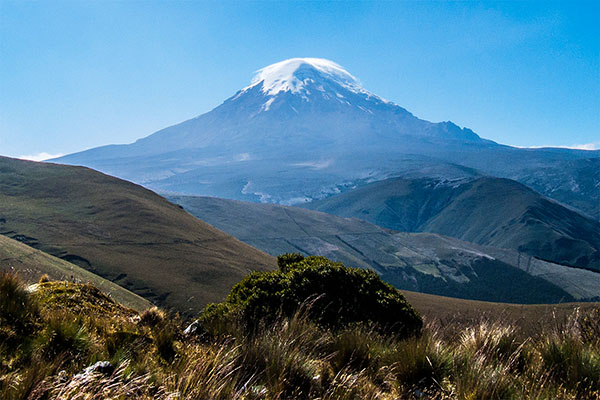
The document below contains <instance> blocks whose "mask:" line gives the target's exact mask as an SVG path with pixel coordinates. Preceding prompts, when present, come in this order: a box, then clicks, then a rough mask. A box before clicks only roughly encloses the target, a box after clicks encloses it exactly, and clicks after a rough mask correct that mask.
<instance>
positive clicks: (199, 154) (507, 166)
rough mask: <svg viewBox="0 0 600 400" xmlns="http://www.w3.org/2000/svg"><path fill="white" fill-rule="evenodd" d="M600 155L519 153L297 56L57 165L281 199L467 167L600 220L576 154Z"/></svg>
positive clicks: (178, 188)
mask: <svg viewBox="0 0 600 400" xmlns="http://www.w3.org/2000/svg"><path fill="white" fill-rule="evenodd" d="M599 158H600V152H592V151H576V150H560V151H559V150H557V149H517V148H513V147H509V146H503V145H499V144H497V143H494V142H492V141H490V140H485V139H482V138H481V137H479V136H478V135H477V134H475V133H474V132H473V131H471V130H470V129H467V128H461V127H459V126H457V125H455V124H453V123H452V122H440V123H432V122H428V121H424V120H421V119H419V118H417V117H415V116H414V115H413V114H411V113H410V112H408V111H407V110H405V109H404V108H402V107H400V106H398V105H396V104H394V103H392V102H389V101H387V100H384V99H382V98H380V97H378V96H377V95H375V94H373V93H371V92H369V91H368V90H366V89H365V88H363V87H362V86H361V84H360V82H359V81H358V80H357V79H356V78H355V77H354V76H352V75H351V74H350V73H349V72H348V71H346V70H344V69H343V68H342V67H341V66H339V65H337V64H335V63H333V62H331V61H328V60H324V59H315V58H294V59H289V60H285V61H282V62H279V63H276V64H273V65H270V66H268V67H265V68H263V69H261V70H259V71H258V72H257V73H256V75H255V77H254V79H253V80H252V83H251V84H250V85H249V86H247V87H245V88H243V89H242V90H240V91H238V92H237V93H236V94H235V95H234V96H232V97H230V98H229V99H227V100H225V102H223V104H221V105H220V106H218V107H216V108H215V109H214V110H212V111H210V112H208V113H206V114H203V115H200V116H198V117H196V118H193V119H190V120H188V121H185V122H182V123H180V124H177V125H174V126H171V127H168V128H165V129H162V130H160V131H158V132H155V133H154V134H152V135H150V136H148V137H145V138H142V139H139V140H138V141H136V142H135V143H132V144H128V145H110V146H104V147H99V148H95V149H91V150H88V151H84V152H80V153H75V154H71V155H67V156H65V157H61V158H60V159H58V161H59V162H61V163H67V164H77V165H85V166H89V167H92V168H94V169H97V170H100V171H103V172H105V173H108V174H111V175H114V176H118V177H121V178H124V179H128V180H131V181H134V182H137V183H140V184H143V185H145V186H147V187H149V188H151V189H154V190H163V191H169V192H178V193H182V194H195V195H209V196H216V197H224V198H231V199H239V200H248V201H260V202H269V203H280V204H297V203H302V202H305V201H310V200H314V199H320V198H324V197H327V196H329V195H331V194H335V193H338V192H340V191H344V190H345V189H347V188H349V187H353V186H357V185H362V184H364V183H368V182H372V181H375V180H382V179H385V178H390V177H397V176H405V175H406V172H407V168H408V169H410V171H411V174H413V175H415V174H418V175H419V176H422V177H423V176H429V175H428V174H429V172H430V171H431V169H432V166H434V165H438V166H441V167H442V168H438V169H437V171H438V172H436V176H437V175H439V174H440V172H439V171H443V167H445V166H448V165H449V164H454V167H452V169H453V170H454V171H453V172H449V175H443V176H442V177H445V178H450V177H452V175H454V172H456V168H455V167H456V165H459V166H460V167H463V168H466V169H477V170H479V173H480V174H481V173H484V174H489V175H494V176H500V177H507V178H511V179H517V180H519V181H522V182H524V183H526V184H531V185H533V186H535V187H536V189H538V190H540V191H541V192H542V193H543V194H545V195H548V196H550V197H552V196H554V195H555V194H556V196H557V197H556V198H557V199H558V200H559V201H562V202H564V203H566V204H570V205H571V206H573V207H577V208H579V209H581V210H583V211H584V212H586V213H588V214H589V215H591V216H592V217H594V218H598V212H600V210H599V209H598V204H600V193H598V192H599V191H598V190H597V187H595V186H593V185H592V186H590V185H589V184H588V182H589V181H593V180H594V178H593V175H594V173H595V172H594V171H592V170H589V169H585V168H584V169H581V168H580V166H581V165H579V164H577V161H578V160H581V159H599ZM572 163H575V164H577V165H572ZM557 168H558V170H559V171H560V173H547V172H546V171H551V170H556V169H557ZM419 170H421V171H419ZM578 171H579V172H578ZM580 172H581V173H580ZM442 174H443V173H442ZM596 175H598V173H597V172H596ZM531 177H535V178H534V179H533V180H531ZM595 182H598V179H596V180H595ZM558 188H560V190H557V189H558Z"/></svg>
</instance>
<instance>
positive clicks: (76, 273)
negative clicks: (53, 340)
mask: <svg viewBox="0 0 600 400" xmlns="http://www.w3.org/2000/svg"><path fill="white" fill-rule="evenodd" d="M0 271H3V272H16V273H17V274H18V275H19V277H20V278H21V279H25V280H27V281H30V282H31V281H37V280H38V279H39V278H40V276H42V275H44V274H47V275H48V276H49V277H50V279H52V280H69V281H79V282H84V283H91V284H92V285H94V286H96V287H97V288H98V289H100V290H102V291H103V292H104V293H106V294H108V295H110V297H112V298H113V299H115V301H118V302H119V303H121V304H123V305H125V306H127V307H129V308H133V309H134V310H137V311H143V310H145V309H147V308H150V307H151V306H152V304H151V303H150V302H149V301H148V300H146V299H144V298H143V297H140V296H138V295H136V294H134V293H132V292H130V291H129V290H127V289H124V288H122V287H121V286H119V285H116V284H114V283H112V282H111V281H108V280H106V279H103V278H101V277H99V276H98V275H95V274H92V273H91V272H89V271H86V270H85V269H83V268H81V267H79V266H77V265H75V264H72V263H69V262H66V261H65V260H61V259H60V258H56V257H53V256H51V255H49V254H46V253H44V252H42V251H39V250H36V249H34V248H32V247H29V246H27V245H24V244H23V243H20V242H18V241H16V240H14V239H11V238H9V237H6V236H2V235H0Z"/></svg>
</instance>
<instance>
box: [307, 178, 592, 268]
mask: <svg viewBox="0 0 600 400" xmlns="http://www.w3.org/2000/svg"><path fill="white" fill-rule="evenodd" d="M306 207H308V208H311V209H314V210H318V211H323V212H328V213H331V214H335V215H339V216H343V217H356V218H362V219H365V220H367V221H370V222H372V223H374V224H376V225H379V226H381V227H384V228H388V229H394V230H398V231H408V232H434V233H439V234H442V235H447V236H452V237H456V238H459V239H462V240H466V241H470V242H474V243H479V244H484V245H490V246H495V247H501V248H512V249H517V250H519V251H522V252H525V253H527V254H530V255H533V256H536V257H538V258H541V259H544V260H549V261H552V262H556V263H560V264H565V265H570V266H575V267H581V268H587V269H590V270H593V271H600V223H598V222H597V221H594V220H593V219H590V218H587V217H585V216H583V215H580V214H578V213H576V212H574V211H572V210H569V209H568V208H566V207H563V206H562V205H560V204H558V203H556V202H554V201H552V200H549V199H547V198H545V197H543V196H541V195H539V194H538V193H536V192H534V191H533V190H531V189H529V188H527V187H525V186H524V185H521V184H519V183H517V182H514V181H511V180H508V179H499V178H489V177H483V178H477V179H463V180H454V181H442V180H436V179H412V180H411V179H400V178H398V179H388V180H384V181H380V182H375V183H372V184H369V185H366V186H364V187H360V188H357V189H355V190H352V191H348V192H346V193H343V194H340V195H336V196H332V197H329V198H327V199H324V200H320V201H316V202H313V203H309V204H307V205H306Z"/></svg>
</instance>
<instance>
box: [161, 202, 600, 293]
mask: <svg viewBox="0 0 600 400" xmlns="http://www.w3.org/2000/svg"><path fill="white" fill-rule="evenodd" d="M168 198H169V199H170V200H171V201H173V202H175V203H177V204H180V205H182V206H183V207H184V208H185V209H186V210H188V211H189V212H190V213H191V214H193V215H195V216H197V217H198V218H200V219H202V220H203V221H206V222H208V223H210V224H212V225H213V226H215V227H217V228H219V229H221V230H223V231H225V232H227V233H229V234H231V235H233V236H235V237H237V238H238V239H240V240H242V241H243V242H245V243H248V244H250V245H252V246H254V247H256V248H258V249H261V250H263V251H265V252H267V253H269V254H272V255H279V254H282V253H287V252H300V253H302V254H304V255H321V256H325V257H328V258H330V259H333V260H337V261H341V262H343V263H344V264H346V265H349V266H357V267H362V268H370V269H374V270H375V271H377V272H378V273H379V274H380V275H381V276H382V277H383V278H384V279H386V280H388V282H391V283H393V284H394V285H395V286H396V287H398V288H401V289H407V290H413V291H421V292H426V293H434V294H440V295H447V296H454V297H461V298H471V299H479V300H488V301H504V302H516V303H557V302H563V301H573V300H583V299H584V300H591V299H595V298H600V285H598V284H597V282H598V280H600V274H598V273H595V272H592V271H586V270H582V269H575V268H569V267H565V266H562V265H557V264H552V263H548V262H544V261H541V260H538V259H535V258H533V257H531V256H529V255H526V254H523V253H519V252H518V251H516V250H509V249H497V248H492V247H488V246H481V245H476V244H473V243H468V242H464V241H461V240H458V239H454V238H450V237H445V236H440V235H435V234H423V233H394V232H391V231H388V230H385V229H382V228H380V227H378V226H376V225H374V224H371V223H368V222H366V221H362V220H359V219H355V218H341V217H337V216H335V215H331V214H326V213H322V212H317V211H312V210H306V209H301V208H297V207H286V206H280V205H274V204H257V203H248V202H242V201H236V200H226V199H218V198H213V197H196V196H170V197H168Z"/></svg>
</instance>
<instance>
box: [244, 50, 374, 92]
mask: <svg viewBox="0 0 600 400" xmlns="http://www.w3.org/2000/svg"><path fill="white" fill-rule="evenodd" d="M311 70H312V71H315V70H316V71H317V72H318V73H319V74H320V75H322V76H324V77H325V78H327V79H330V80H332V81H334V82H336V83H338V84H339V85H340V86H343V87H345V88H346V89H349V90H352V91H354V92H362V93H364V92H365V89H363V87H362V86H361V84H360V82H359V81H358V79H356V78H355V77H354V76H353V75H352V74H350V73H349V72H348V71H346V70H345V69H344V68H343V67H341V66H340V65H339V64H336V63H335V62H333V61H330V60H326V59H324V58H290V59H289V60H284V61H280V62H278V63H275V64H271V65H269V66H267V67H264V68H261V69H259V70H258V71H257V72H256V74H255V75H254V78H252V83H251V84H250V86H248V87H247V88H245V89H249V88H251V87H254V86H256V85H258V84H260V83H261V82H262V84H263V86H262V91H263V93H265V94H268V95H271V96H274V95H276V94H277V93H279V92H283V91H291V92H292V93H298V92H300V91H301V90H302V89H304V88H305V86H306V84H308V83H309V82H314V80H313V79H312V78H310V77H309V76H310V71H311Z"/></svg>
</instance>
